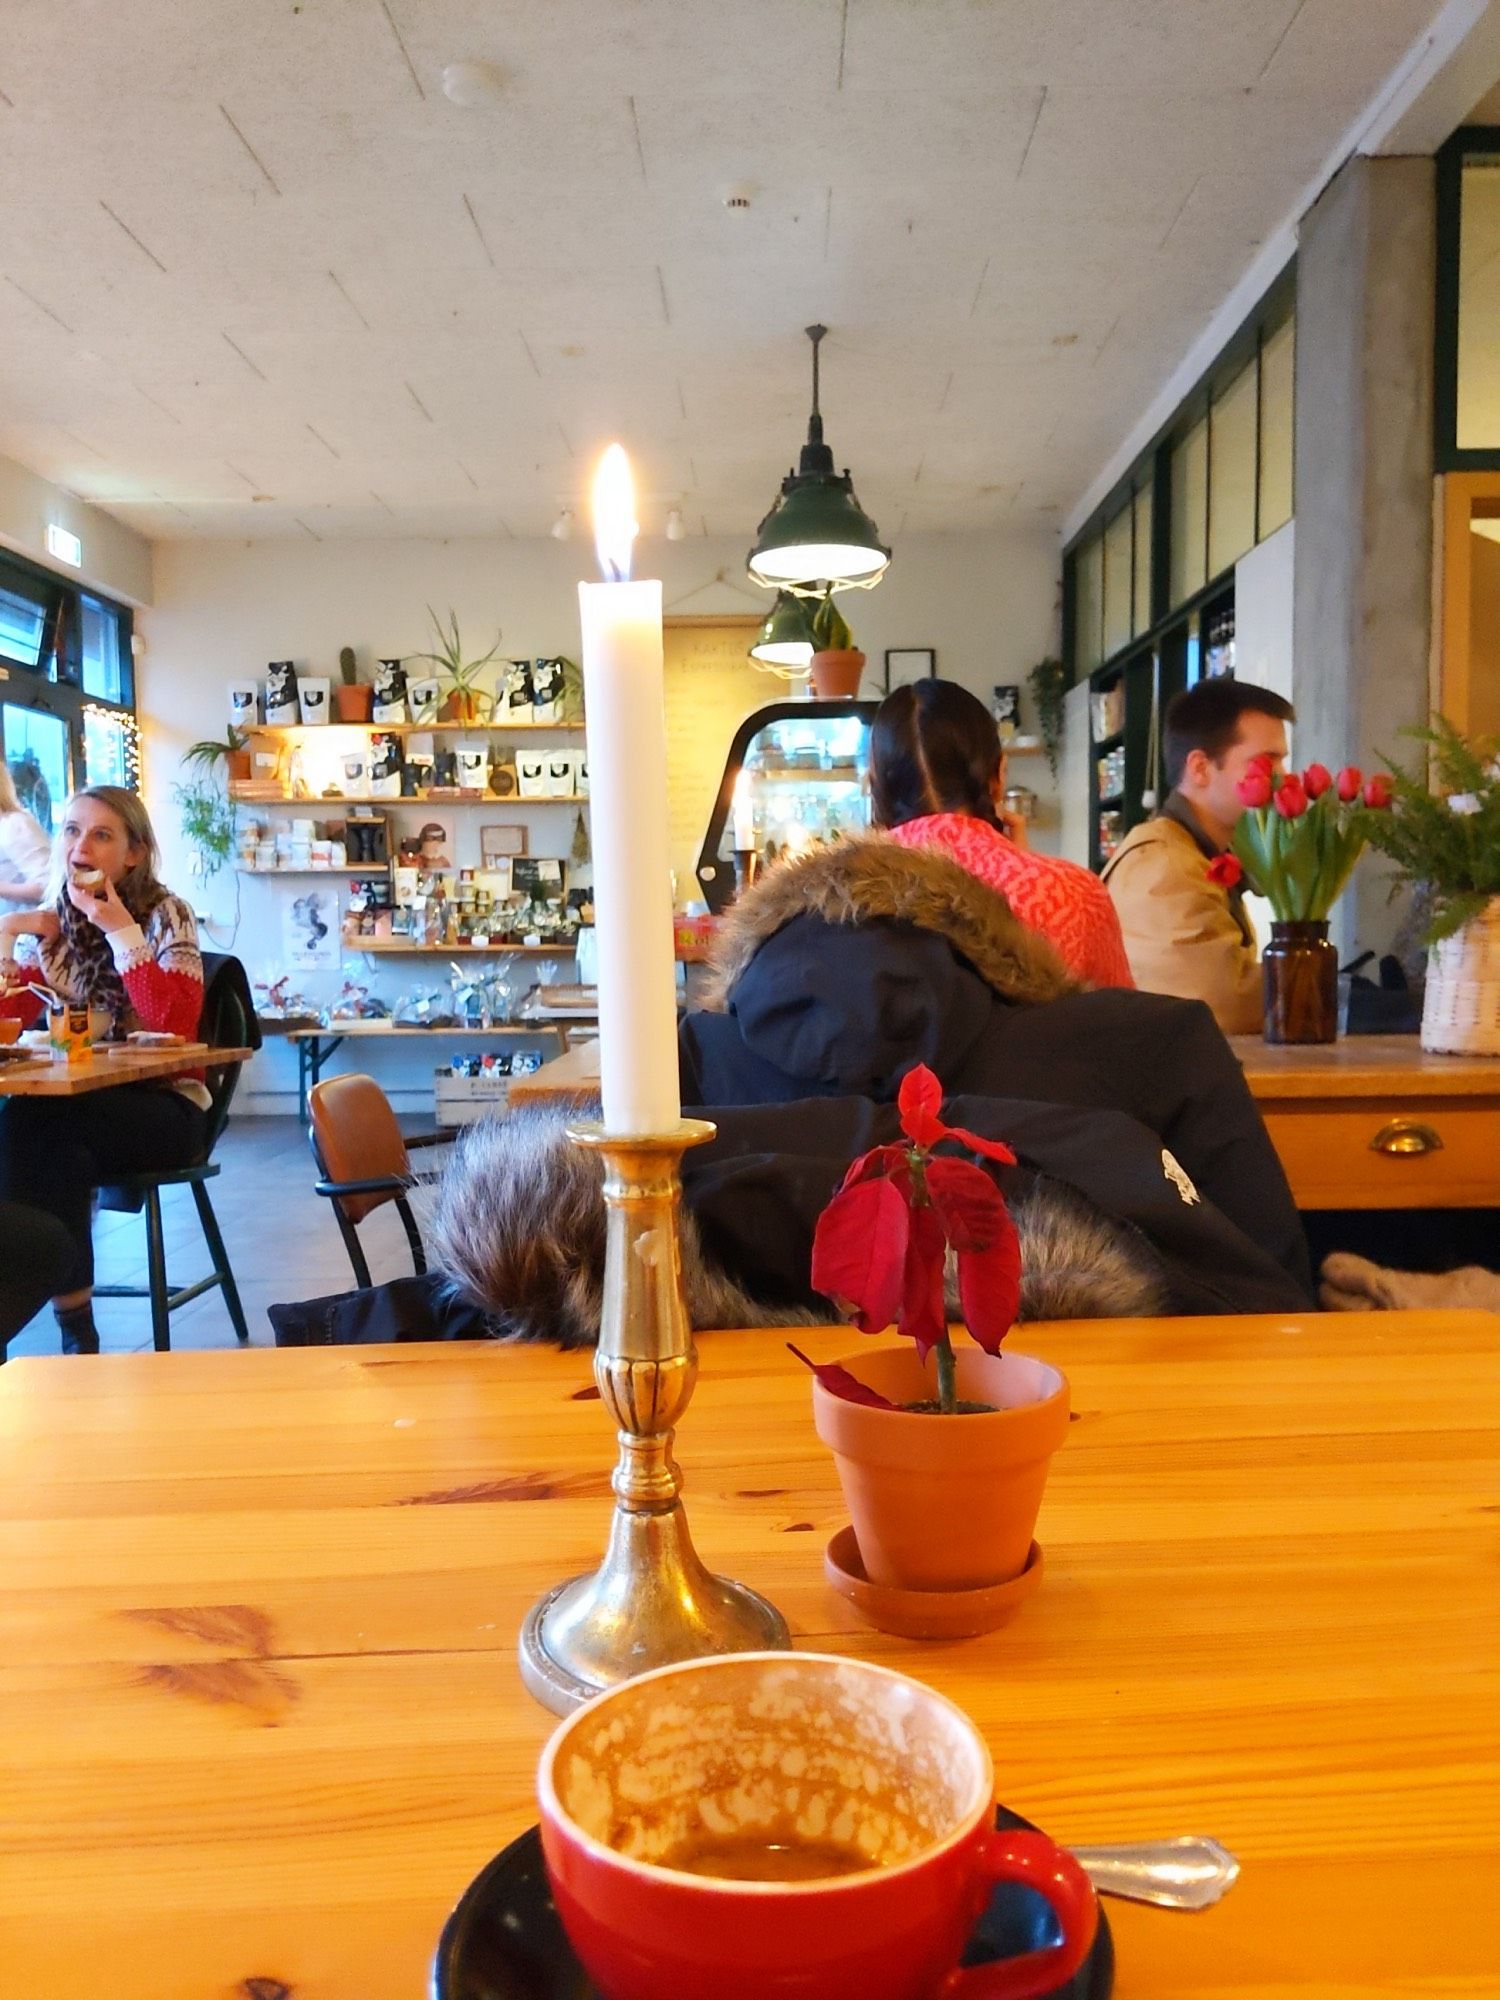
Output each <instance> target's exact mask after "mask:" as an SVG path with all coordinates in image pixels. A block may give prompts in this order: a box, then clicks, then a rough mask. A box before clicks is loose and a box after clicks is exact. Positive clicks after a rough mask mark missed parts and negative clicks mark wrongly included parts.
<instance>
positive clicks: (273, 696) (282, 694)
mask: <svg viewBox="0 0 1500 2000" xmlns="http://www.w3.org/2000/svg"><path fill="white" fill-rule="evenodd" d="M298 719H299V710H298V707H297V668H296V662H295V661H293V660H270V661H268V662H267V664H266V721H267V722H270V723H274V724H276V725H277V726H278V727H283V728H284V727H286V726H287V725H289V724H291V723H294V722H296V721H297V720H298Z"/></svg>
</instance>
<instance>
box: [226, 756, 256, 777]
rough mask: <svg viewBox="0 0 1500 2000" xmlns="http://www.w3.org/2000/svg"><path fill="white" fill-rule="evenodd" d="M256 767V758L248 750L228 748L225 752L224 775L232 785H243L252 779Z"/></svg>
mask: <svg viewBox="0 0 1500 2000" xmlns="http://www.w3.org/2000/svg"><path fill="white" fill-rule="evenodd" d="M253 768H254V758H253V757H252V756H251V754H250V752H249V751H248V750H226V751H225V753H224V776H225V778H226V779H227V780H228V782H229V783H230V784H232V785H243V784H245V783H247V782H248V780H249V779H250V777H251V775H252V772H253Z"/></svg>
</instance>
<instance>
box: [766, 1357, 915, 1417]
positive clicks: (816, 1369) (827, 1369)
mask: <svg viewBox="0 0 1500 2000" xmlns="http://www.w3.org/2000/svg"><path fill="white" fill-rule="evenodd" d="M787 1346H788V1348H790V1349H791V1352H792V1353H793V1354H795V1355H796V1357H797V1359H798V1360H799V1361H800V1362H801V1363H802V1365H803V1367H804V1368H810V1369H811V1370H812V1372H813V1374H814V1375H816V1377H817V1378H818V1381H819V1382H820V1383H821V1384H822V1386H823V1387H824V1388H825V1389H826V1390H827V1391H828V1393H829V1395H830V1396H842V1397H843V1399H844V1401H845V1402H846V1403H863V1404H864V1405H865V1406H866V1408H868V1409H871V1410H896V1409H899V1408H900V1407H901V1406H900V1404H899V1403H893V1402H892V1401H891V1400H890V1398H889V1397H888V1396H882V1395H881V1394H880V1392H879V1391H878V1390H876V1389H871V1388H870V1387H869V1386H868V1385H867V1384H866V1383H864V1382H861V1381H860V1379H859V1377H858V1376H857V1375H851V1374H850V1373H849V1370H848V1369H847V1368H840V1366H839V1365H838V1363H837V1362H836V1361H823V1362H818V1361H809V1359H808V1358H807V1356H806V1355H805V1354H804V1353H803V1352H802V1349H801V1348H800V1347H792V1343H791V1342H790V1341H788V1342H787Z"/></svg>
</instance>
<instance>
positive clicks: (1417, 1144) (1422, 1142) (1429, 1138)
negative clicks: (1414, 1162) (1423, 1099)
mask: <svg viewBox="0 0 1500 2000" xmlns="http://www.w3.org/2000/svg"><path fill="white" fill-rule="evenodd" d="M1442 1150H1443V1142H1442V1140H1441V1139H1440V1138H1439V1137H1438V1135H1437V1133H1436V1132H1434V1131H1433V1129H1432V1127H1431V1126H1430V1125H1419V1124H1418V1123H1417V1121H1416V1120H1415V1119H1414V1118H1393V1119H1392V1120H1391V1122H1390V1124H1389V1125H1382V1126H1381V1128H1380V1130H1379V1131H1378V1132H1377V1133H1376V1134H1375V1137H1374V1138H1373V1139H1372V1140H1371V1141H1370V1151H1371V1152H1372V1153H1393V1154H1394V1155H1395V1156H1396V1157H1397V1158H1398V1159H1401V1158H1409V1157H1410V1156H1411V1155H1412V1154H1415V1153H1440V1152H1442Z"/></svg>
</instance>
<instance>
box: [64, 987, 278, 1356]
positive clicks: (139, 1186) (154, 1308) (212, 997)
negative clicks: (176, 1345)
mask: <svg viewBox="0 0 1500 2000" xmlns="http://www.w3.org/2000/svg"><path fill="white" fill-rule="evenodd" d="M199 1037H200V1039H201V1040H203V1041H205V1042H207V1043H208V1045H209V1047H210V1048H219V1049H258V1048H259V1047H260V1043H261V1034H260V1023H259V1022H258V1021H257V1020H256V1018H255V1006H254V1003H253V1001H252V1000H251V997H250V986H249V982H248V980H247V979H246V978H245V968H244V966H243V965H241V963H240V961H239V960H238V959H237V958H233V957H231V956H229V954H228V953H219V952H205V953H204V954H203V1015H202V1022H201V1026H200V1028H199ZM242 1066H243V1065H242V1064H240V1063H237V1062H236V1063H222V1064H220V1065H219V1067H218V1068H217V1069H216V1068H215V1067H214V1065H213V1064H212V1062H210V1063H209V1064H208V1065H207V1083H208V1096H209V1107H208V1127H207V1134H206V1137H205V1141H204V1147H203V1157H202V1159H201V1160H198V1161H195V1162H194V1163H193V1164H192V1165H191V1166H187V1167H175V1168H170V1169H164V1170H163V1171H161V1172H159V1173H144V1174H129V1175H127V1176H125V1177H124V1178H123V1179H121V1180H118V1181H114V1182H111V1184H110V1185H109V1186H108V1187H102V1188H100V1190H99V1206H100V1207H101V1208H108V1209H114V1210H124V1211H125V1212H127V1213H128V1214H131V1215H139V1214H140V1213H141V1212H142V1211H143V1210H144V1212H145V1216H146V1283H145V1284H144V1285H98V1286H96V1287H95V1292H94V1296H95V1297H96V1298H101V1299H150V1301H151V1340H152V1344H153V1346H155V1347H156V1349H157V1350H158V1352H159V1353H163V1354H164V1353H165V1352H166V1351H167V1349H168V1348H169V1347H170V1346H171V1344H172V1340H171V1318H172V1314H173V1313H174V1312H176V1310H177V1308H178V1307H179V1306H185V1305H186V1304H187V1303H188V1301H189V1299H196V1298H201V1297H202V1295H203V1294H204V1293H205V1292H208V1291H212V1290H213V1289H214V1287H215V1286H217V1287H218V1288H219V1289H220V1290H221V1291H222V1292H223V1294H224V1306H225V1310H226V1311H227V1312H228V1314H229V1323H230V1325H231V1326H232V1327H233V1328H234V1331H235V1337H236V1339H237V1340H238V1341H239V1342H240V1344H241V1346H246V1345H248V1343H249V1340H250V1329H249V1327H248V1326H247V1325H246V1324H245V1309H244V1307H243V1306H242V1305H241V1304H240V1294H239V1288H238V1286H237V1285H236V1284H235V1282H234V1272H233V1271H232V1270H231V1269H230V1267H229V1253H228V1251H226V1250H225V1248H224V1238H223V1236H222V1235H221V1234H220V1233H219V1219H218V1217H217V1216H216V1215H215V1214H214V1208H213V1203H212V1202H211V1201H210V1200H209V1198H208V1182H209V1181H211V1180H216V1179H217V1178H218V1174H219V1169H218V1167H217V1166H216V1165H215V1164H214V1161H213V1151H214V1148H215V1146H217V1145H218V1143H219V1140H220V1139H221V1138H222V1136H223V1133H224V1127H225V1126H226V1125H227V1124H228V1122H229V1106H230V1103H231V1101H232V1100H233V1097H234V1093H235V1091H236V1089H237V1088H238V1087H239V1080H240V1070H241V1068H242ZM168 1187H186V1188H191V1189H192V1191H193V1202H194V1205H195V1207H196V1208H197V1210H198V1220H199V1222H200V1223H201V1224H202V1225H203V1240H204V1242H205V1243H206V1244H207V1246H208V1254H209V1256H210V1257H211V1258H212V1259H213V1269H212V1270H211V1271H210V1272H209V1274H208V1276H207V1277H206V1278H199V1279H198V1280H197V1281H196V1283H194V1284H191V1285H182V1286H180V1287H178V1288H176V1289H174V1288H173V1286H172V1285H171V1284H170V1283H169V1281H168V1278H167V1255H166V1239H165V1237H164V1235H163V1232H162V1219H161V1191H162V1189H163V1188H168Z"/></svg>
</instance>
